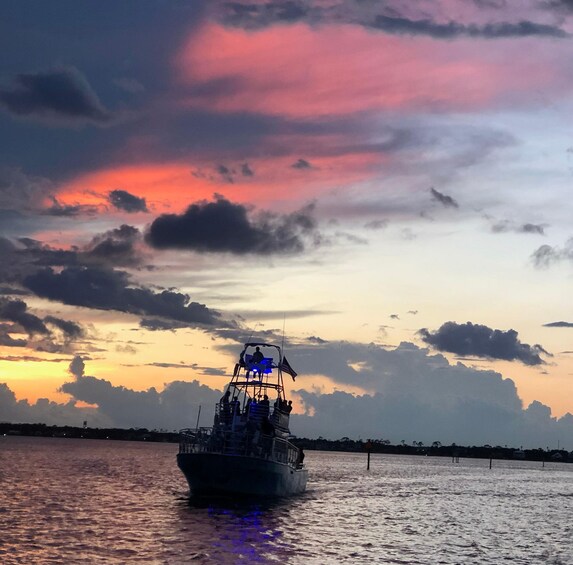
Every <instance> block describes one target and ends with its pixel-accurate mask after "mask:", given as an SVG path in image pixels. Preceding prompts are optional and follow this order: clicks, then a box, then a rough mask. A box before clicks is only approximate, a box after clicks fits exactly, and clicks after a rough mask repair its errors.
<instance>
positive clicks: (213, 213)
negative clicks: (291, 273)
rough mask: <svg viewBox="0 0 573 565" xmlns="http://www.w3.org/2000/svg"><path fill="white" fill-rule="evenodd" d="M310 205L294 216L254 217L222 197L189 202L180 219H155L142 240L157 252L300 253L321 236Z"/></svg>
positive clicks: (171, 217) (178, 216) (258, 215)
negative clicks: (208, 200) (172, 250)
mask: <svg viewBox="0 0 573 565" xmlns="http://www.w3.org/2000/svg"><path fill="white" fill-rule="evenodd" d="M313 211H314V207H313V206H312V205H309V206H306V207H305V208H302V209H301V210H299V211H297V212H293V213H292V214H288V215H283V216H278V215H273V214H271V213H268V212H260V213H259V214H254V213H253V212H251V211H250V210H249V208H247V207H246V206H243V205H241V204H234V203H232V202H230V201H228V200H226V199H225V198H223V197H220V196H219V197H217V199H216V200H215V201H214V202H199V203H197V204H192V205H191V206H189V208H187V210H186V212H184V213H183V214H181V215H177V214H164V215H162V216H159V217H158V218H157V219H156V220H154V221H153V223H152V224H151V226H150V227H149V230H148V232H147V233H146V235H145V241H146V242H147V243H148V244H149V245H150V246H152V247H154V248H156V249H187V250H189V251H196V252H198V253H233V254H236V255H246V254H258V255H273V254H290V253H301V252H302V251H304V250H305V248H306V246H307V245H308V243H309V242H310V243H311V244H317V243H318V240H319V235H318V232H317V228H316V221H315V220H314V217H313Z"/></svg>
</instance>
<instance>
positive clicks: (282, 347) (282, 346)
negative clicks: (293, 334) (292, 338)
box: [281, 312, 286, 357]
mask: <svg viewBox="0 0 573 565" xmlns="http://www.w3.org/2000/svg"><path fill="white" fill-rule="evenodd" d="M285 323H286V312H283V341H282V343H281V351H282V352H283V357H284V351H285Z"/></svg>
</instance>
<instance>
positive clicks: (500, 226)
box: [491, 220, 545, 235]
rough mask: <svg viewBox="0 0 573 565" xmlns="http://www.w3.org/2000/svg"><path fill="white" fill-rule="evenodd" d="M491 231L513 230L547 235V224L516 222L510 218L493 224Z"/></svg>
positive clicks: (503, 231)
mask: <svg viewBox="0 0 573 565" xmlns="http://www.w3.org/2000/svg"><path fill="white" fill-rule="evenodd" d="M491 231H492V232H493V233H505V232H510V231H511V232H515V233H526V234H536V235H545V225H544V224H532V223H525V224H514V223H512V222H510V221H509V220H501V221H499V222H496V223H495V224H492V226H491Z"/></svg>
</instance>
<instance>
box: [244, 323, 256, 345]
mask: <svg viewBox="0 0 573 565" xmlns="http://www.w3.org/2000/svg"><path fill="white" fill-rule="evenodd" d="M258 325H259V322H257V323H256V324H255V327H254V328H253V331H252V332H251V335H250V336H249V339H248V340H247V343H250V341H251V339H252V337H253V334H254V333H255V330H256V329H257V326H258Z"/></svg>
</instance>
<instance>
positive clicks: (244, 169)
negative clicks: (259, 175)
mask: <svg viewBox="0 0 573 565" xmlns="http://www.w3.org/2000/svg"><path fill="white" fill-rule="evenodd" d="M241 174H242V175H243V176H244V177H252V176H254V175H255V172H254V171H253V169H251V167H250V166H249V163H243V164H242V165H241Z"/></svg>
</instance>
